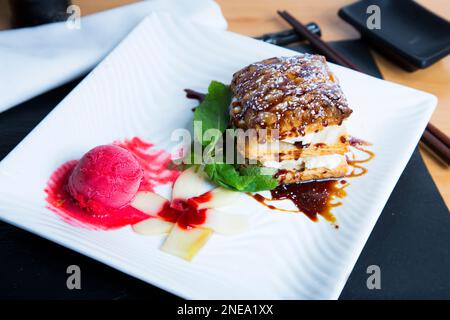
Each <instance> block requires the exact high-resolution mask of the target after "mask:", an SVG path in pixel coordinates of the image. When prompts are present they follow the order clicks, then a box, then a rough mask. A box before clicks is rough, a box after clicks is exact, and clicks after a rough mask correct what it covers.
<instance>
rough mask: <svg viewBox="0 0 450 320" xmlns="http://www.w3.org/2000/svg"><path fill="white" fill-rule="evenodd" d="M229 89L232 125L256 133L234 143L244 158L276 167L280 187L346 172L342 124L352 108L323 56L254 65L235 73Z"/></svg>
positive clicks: (308, 56)
mask: <svg viewBox="0 0 450 320" xmlns="http://www.w3.org/2000/svg"><path fill="white" fill-rule="evenodd" d="M230 89H231V91H232V94H233V98H232V101H231V105H230V117H231V122H232V124H233V125H234V126H235V127H237V128H241V129H244V130H247V129H256V132H257V137H256V139H250V140H249V141H247V142H246V143H238V151H239V152H240V153H241V155H243V156H244V158H245V159H247V160H253V161H256V162H257V163H259V164H260V165H262V166H264V167H268V168H273V169H276V170H277V173H276V177H277V178H278V180H279V181H280V183H282V184H285V183H293V182H303V181H309V180H320V179H328V178H339V177H342V176H344V175H345V174H346V172H347V170H348V164H347V160H346V157H345V154H346V153H347V152H348V149H349V141H348V140H349V139H348V135H347V131H346V129H345V126H344V120H345V119H347V118H348V117H349V116H350V114H351V113H352V110H351V109H350V108H349V107H348V104H347V100H346V98H345V96H344V94H343V92H342V89H341V87H340V86H339V83H338V81H337V79H336V78H335V76H334V75H333V73H332V72H331V70H330V69H329V67H328V66H327V63H326V60H325V58H324V57H323V56H320V55H310V54H302V55H298V56H293V57H281V58H270V59H266V60H263V61H260V62H256V63H253V64H251V65H249V66H247V67H245V68H243V69H241V70H239V71H238V72H236V73H235V74H234V75H233V79H232V82H231V85H230ZM261 129H265V130H261Z"/></svg>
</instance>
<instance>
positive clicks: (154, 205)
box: [130, 191, 168, 216]
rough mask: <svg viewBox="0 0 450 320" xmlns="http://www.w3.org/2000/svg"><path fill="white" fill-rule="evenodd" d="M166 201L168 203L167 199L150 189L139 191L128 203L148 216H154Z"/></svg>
mask: <svg viewBox="0 0 450 320" xmlns="http://www.w3.org/2000/svg"><path fill="white" fill-rule="evenodd" d="M166 203H168V200H167V199H165V198H164V197H161V196H160V195H159V194H156V193H154V192H150V191H139V192H138V193H136V196H135V197H134V199H133V200H132V201H131V203H130V205H131V206H132V207H133V208H135V209H138V210H139V211H142V212H144V213H146V214H148V215H149V216H156V215H157V214H158V212H160V211H161V209H162V208H163V206H164V205H165V204H166Z"/></svg>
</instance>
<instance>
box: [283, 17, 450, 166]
mask: <svg viewBox="0 0 450 320" xmlns="http://www.w3.org/2000/svg"><path fill="white" fill-rule="evenodd" d="M277 13H278V14H279V15H280V16H281V17H282V18H283V19H284V20H285V21H286V22H287V23H289V24H290V25H291V27H292V28H294V30H295V31H296V32H298V33H299V35H301V36H302V37H303V38H304V39H306V40H308V41H309V43H310V44H311V46H312V47H314V48H315V49H316V50H317V51H318V52H319V53H321V54H323V55H324V56H325V57H326V58H327V59H328V60H330V61H332V62H335V63H337V64H340V65H341V66H344V67H347V68H350V69H353V70H355V71H359V72H363V71H361V69H360V68H358V67H357V66H356V65H354V64H353V63H352V62H351V61H349V60H348V59H347V58H346V57H344V56H343V55H342V54H340V53H339V52H338V51H336V50H335V49H333V48H332V47H330V46H329V45H328V44H327V43H326V42H324V41H323V40H322V39H321V38H319V37H318V36H316V35H315V34H313V33H311V32H310V31H309V30H308V29H307V28H306V27H305V26H304V25H303V24H302V23H301V22H300V21H298V20H297V19H296V18H294V17H293V16H292V15H291V14H289V13H288V12H287V11H279V10H278V11H277ZM422 141H423V142H424V143H425V144H426V145H427V146H428V147H429V148H430V149H431V150H432V151H434V152H435V153H436V155H438V156H439V157H441V158H442V159H443V160H444V161H445V163H447V164H449V165H450V139H449V137H447V136H446V135H445V134H444V133H443V132H442V131H440V130H439V129H438V128H436V127H435V126H433V125H432V124H431V123H428V125H427V127H426V129H425V131H424V134H423V136H422Z"/></svg>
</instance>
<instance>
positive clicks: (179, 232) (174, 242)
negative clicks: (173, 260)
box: [161, 224, 212, 261]
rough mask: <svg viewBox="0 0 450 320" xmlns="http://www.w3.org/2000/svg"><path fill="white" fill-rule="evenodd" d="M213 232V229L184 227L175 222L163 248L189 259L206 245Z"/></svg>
mask: <svg viewBox="0 0 450 320" xmlns="http://www.w3.org/2000/svg"><path fill="white" fill-rule="evenodd" d="M211 234H212V230H211V229H206V228H193V229H183V228H181V227H180V226H178V225H177V224H175V225H174V226H173V228H172V230H171V231H170V233H169V235H168V237H167V239H166V241H164V243H163V245H162V247H161V250H162V251H164V252H167V253H169V254H172V255H174V256H177V257H180V258H182V259H185V260H188V261H189V260H191V259H192V258H193V257H194V256H195V255H196V254H197V252H198V251H199V250H200V249H201V248H202V247H203V246H204V244H205V243H206V241H208V239H209V237H210V236H211Z"/></svg>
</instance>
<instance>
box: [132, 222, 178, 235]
mask: <svg viewBox="0 0 450 320" xmlns="http://www.w3.org/2000/svg"><path fill="white" fill-rule="evenodd" d="M132 228H133V230H134V232H136V233H139V234H142V235H153V234H162V233H169V232H170V230H172V228H173V223H171V222H168V221H164V220H161V219H158V218H149V219H147V220H144V221H141V222H139V223H136V224H135V225H133V226H132Z"/></svg>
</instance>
